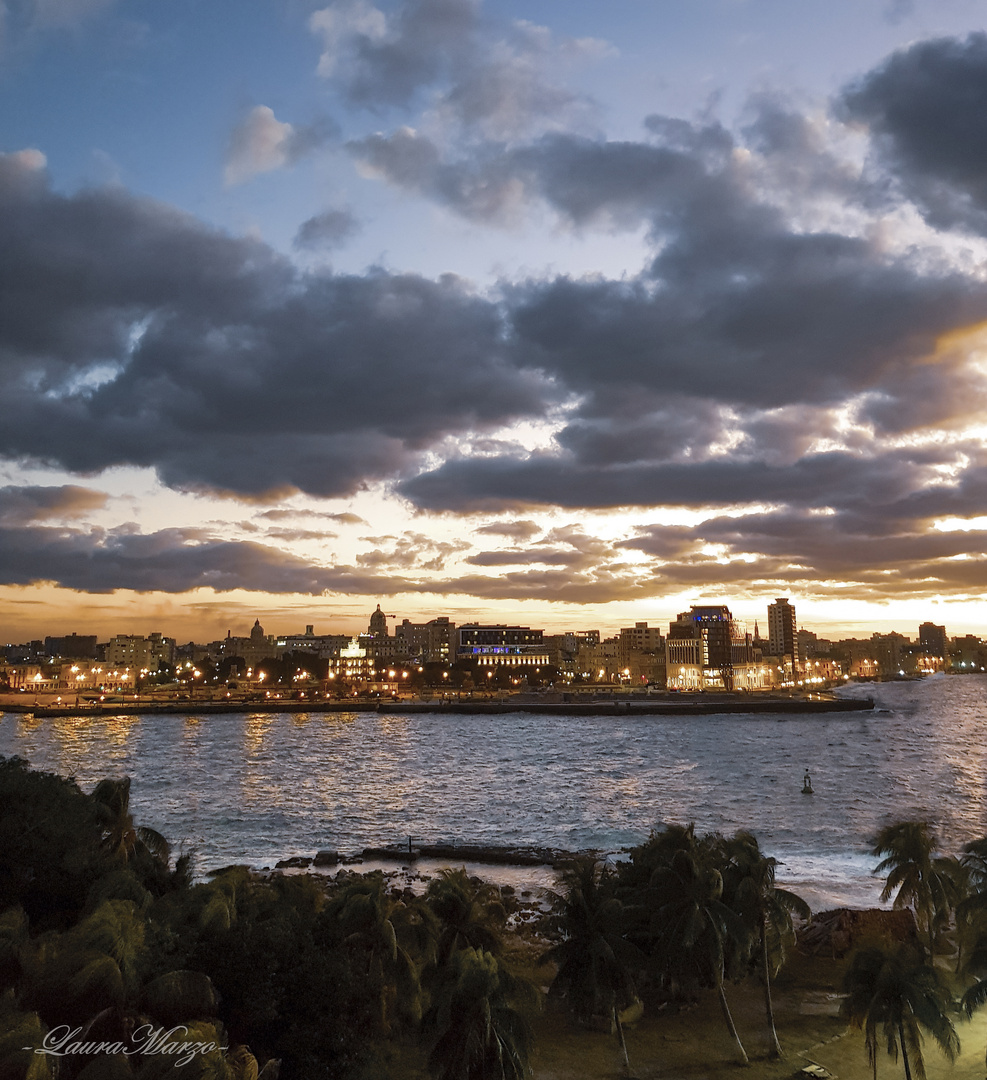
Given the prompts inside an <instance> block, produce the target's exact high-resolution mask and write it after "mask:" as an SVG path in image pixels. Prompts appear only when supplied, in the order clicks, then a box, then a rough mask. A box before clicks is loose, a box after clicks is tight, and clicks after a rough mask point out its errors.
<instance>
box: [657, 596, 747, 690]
mask: <svg viewBox="0 0 987 1080" xmlns="http://www.w3.org/2000/svg"><path fill="white" fill-rule="evenodd" d="M665 657H666V659H665V667H666V680H667V685H668V687H669V689H672V690H760V689H762V688H763V687H764V685H765V674H764V671H763V668H762V665H761V657H760V652H759V650H757V649H756V648H755V647H754V639H753V637H752V636H751V635H750V634H748V633H745V632H744V631H742V630H741V628H740V627H739V626H736V625H735V624H734V621H733V616H732V615H731V614H730V609H729V608H727V607H725V606H719V605H717V606H713V605H698V606H697V605H694V606H693V607H692V608H690V609H689V611H686V612H683V613H682V614H680V615H679V616H678V618H677V619H676V620H675V622H673V623H671V624H669V627H668V637H667V638H666V639H665Z"/></svg>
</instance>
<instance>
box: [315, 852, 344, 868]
mask: <svg viewBox="0 0 987 1080" xmlns="http://www.w3.org/2000/svg"><path fill="white" fill-rule="evenodd" d="M338 864H339V852H338V851H317V852H316V853H315V858H314V859H313V860H312V865H313V866H337V865H338Z"/></svg>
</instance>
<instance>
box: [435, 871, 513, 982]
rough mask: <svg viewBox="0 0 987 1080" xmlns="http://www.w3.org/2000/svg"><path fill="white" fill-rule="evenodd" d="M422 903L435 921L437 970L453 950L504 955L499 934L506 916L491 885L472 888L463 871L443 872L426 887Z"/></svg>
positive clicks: (498, 895)
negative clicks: (479, 950) (476, 950)
mask: <svg viewBox="0 0 987 1080" xmlns="http://www.w3.org/2000/svg"><path fill="white" fill-rule="evenodd" d="M425 902H426V904H427V905H428V908H429V910H430V911H431V912H432V913H433V914H434V915H435V916H436V918H437V919H438V942H437V945H436V954H437V955H436V963H437V964H438V965H439V966H440V967H441V966H442V965H443V964H445V963H446V961H447V960H448V959H449V957H450V956H451V955H452V953H453V952H455V951H456V949H461V948H473V949H482V950H483V951H484V952H488V953H490V954H491V955H493V956H500V955H501V953H502V952H503V951H504V943H503V939H502V938H501V931H502V929H503V926H504V923H505V922H506V921H507V912H506V911H505V910H504V905H503V903H502V902H501V899H500V892H499V890H498V889H496V888H495V887H494V886H492V885H484V884H482V883H479V884H474V883H473V882H472V881H471V880H470V878H469V875H468V874H467V873H466V871H465V869H459V870H452V869H445V870H441V871H440V872H439V876H438V877H436V878H433V879H432V880H431V881H430V882H429V884H428V890H427V891H426V893H425Z"/></svg>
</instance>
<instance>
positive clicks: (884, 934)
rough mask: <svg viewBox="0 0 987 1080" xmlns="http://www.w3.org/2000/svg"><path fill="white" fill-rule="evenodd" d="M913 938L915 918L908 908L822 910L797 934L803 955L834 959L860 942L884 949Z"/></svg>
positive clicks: (916, 936)
mask: <svg viewBox="0 0 987 1080" xmlns="http://www.w3.org/2000/svg"><path fill="white" fill-rule="evenodd" d="M917 939H918V927H917V926H916V924H915V916H914V915H913V914H912V912H911V911H910V910H909V909H908V908H903V909H901V910H899V911H885V910H883V909H875V908H872V909H868V910H865V911H855V910H852V909H850V908H838V909H837V910H835V911H823V912H820V913H819V914H818V915H814V916H813V917H812V921H811V922H809V923H807V924H806V925H805V926H804V927H802V928H801V929H800V930H799V931H798V946H799V948H800V949H801V950H802V951H803V952H807V953H809V954H810V955H812V956H819V955H820V954H828V955H831V956H833V957H834V958H836V957H841V956H845V955H846V953H848V952H849V951H850V949H851V948H853V947H855V946H857V945H859V944H861V943H862V942H869V943H873V944H881V945H883V946H885V947H887V946H893V945H897V944H899V943H901V942H904V941H916V940H917Z"/></svg>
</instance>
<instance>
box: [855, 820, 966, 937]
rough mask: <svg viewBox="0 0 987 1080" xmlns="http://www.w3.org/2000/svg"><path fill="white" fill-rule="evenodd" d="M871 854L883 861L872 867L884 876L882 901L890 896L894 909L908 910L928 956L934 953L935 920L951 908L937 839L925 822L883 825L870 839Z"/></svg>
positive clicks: (951, 893)
mask: <svg viewBox="0 0 987 1080" xmlns="http://www.w3.org/2000/svg"><path fill="white" fill-rule="evenodd" d="M871 844H872V850H871V854H872V855H883V856H885V858H884V859H883V860H882V861H881V862H880V863H879V864H878V865H877V866H876V867H875V868H874V873H875V874H884V873H886V874H887V880H886V882H885V884H884V888H883V890H882V891H881V900H882V902H886V901H887V900H889V899H890V898H891V895H892V894H893V893H894V894H895V897H894V904H893V906H894V907H895V908H903V907H911V908H912V909H913V910H914V912H915V918H916V920H917V921H918V923H919V925H921V926H924V927H925V929H926V932H927V934H928V937H929V955H930V956H933V955H934V954H935V930H936V918H937V916H941V915H942V914H943V913H944V912H948V911H949V910H950V908H951V907H952V906H953V901H954V898H955V889H954V888H953V887H952V881H951V876H950V873H949V868H948V866H947V865H946V863H947V860H944V859H941V858H939V857H937V856H936V855H935V851H936V845H937V840H936V836H935V833H933V831H932V827H931V826H930V825H929V824H928V822H925V821H901V822H898V823H896V824H894V825H887V826H885V827H884V828H883V829H881V831H880V832H879V833H878V834H877V836H875V837H874V838H873V840H872V841H871Z"/></svg>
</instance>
